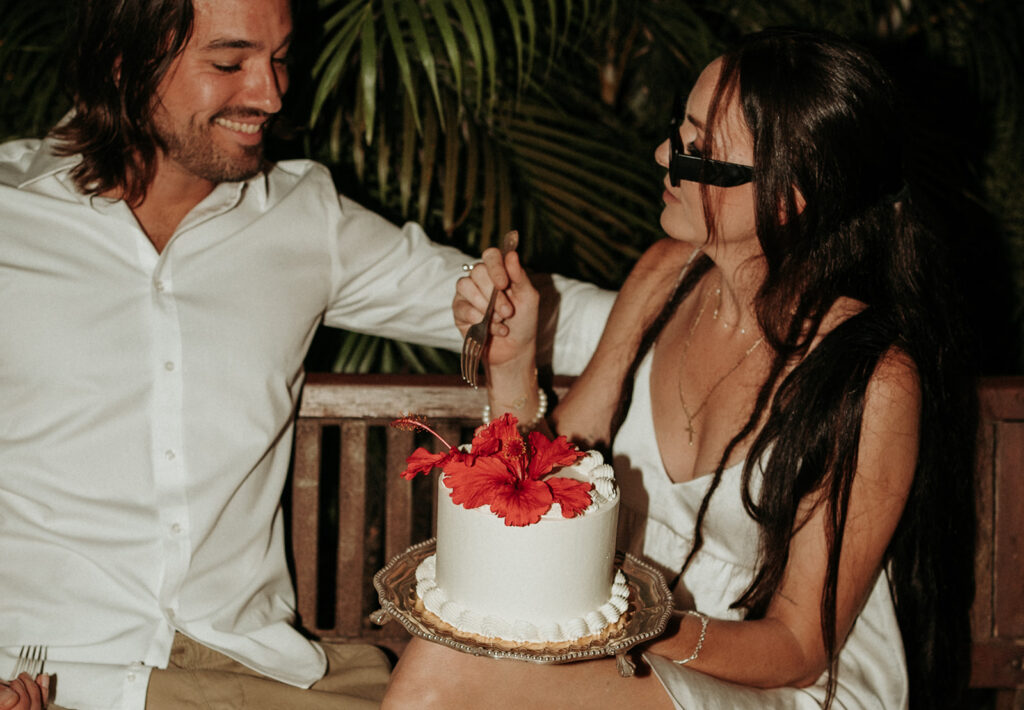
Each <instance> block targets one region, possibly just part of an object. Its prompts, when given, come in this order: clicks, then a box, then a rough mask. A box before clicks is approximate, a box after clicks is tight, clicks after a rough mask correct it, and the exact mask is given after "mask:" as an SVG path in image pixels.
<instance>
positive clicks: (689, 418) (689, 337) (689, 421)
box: [678, 293, 764, 446]
mask: <svg viewBox="0 0 1024 710" xmlns="http://www.w3.org/2000/svg"><path fill="white" fill-rule="evenodd" d="M710 300H711V294H710V293H709V294H708V295H707V297H706V298H705V299H704V303H702V304H701V306H700V310H699V311H698V312H697V317H696V318H694V319H693V323H692V324H691V325H690V330H689V331H688V332H687V333H686V342H684V343H683V351H682V352H681V353H680V354H679V386H678V389H679V404H680V405H681V406H682V408H683V414H685V415H686V433H687V435H688V436H689V443H690V446H693V434H694V431H695V430H694V428H693V421H694V420H695V419H696V418H697V416H698V415H699V414H700V413H701V410H703V409H704V405H706V404H707V403H708V401H709V400H710V399H711V395H712V394H714V392H715V390H716V389H718V386H719V385H720V384H722V383H723V382H724V381H725V378H726V377H728V376H729V375H731V374H732V373H734V372H736V370H737V368H739V366H740V365H742V364H743V361H744V360H746V359H747V356H748V355H750V353H752V352H754V350H756V349H757V346H758V345H760V344H761V342H762V341H763V340H764V336H763V335H762V336H761V337H760V338H758V339H757V340H755V341H754V344H753V345H751V346H750V347H749V348H747V350H746V352H744V353H743V355H742V356H741V357H740V359H739V360H737V361H736V364H735V365H733V366H732V367H730V368H729V370H728V371H727V372H726V373H725V374H724V375H722V376H721V377H719V378H718V379H717V380H716V381H715V384H713V385H711V389H709V390H708V393H707V394H706V395H705V396H704V400H703V401H702V402H701V403H700V406H699V407H697V409H696V410H694V412H693V413H692V414H691V413H690V409H689V408H688V407H687V406H686V400H685V399H683V363H684V362H685V361H686V353H687V352H688V351H689V350H690V343H691V342H692V341H693V333H694V331H695V330H697V326H698V325H699V324H700V319H701V318H702V317H703V316H704V311H705V309H707V307H708V301H710ZM715 310H716V311H717V308H716V309H715Z"/></svg>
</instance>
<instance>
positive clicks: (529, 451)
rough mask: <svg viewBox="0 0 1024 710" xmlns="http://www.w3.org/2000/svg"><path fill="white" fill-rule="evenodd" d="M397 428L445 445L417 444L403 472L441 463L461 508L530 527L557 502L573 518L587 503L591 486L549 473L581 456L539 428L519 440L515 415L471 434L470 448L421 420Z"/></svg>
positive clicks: (425, 470)
mask: <svg viewBox="0 0 1024 710" xmlns="http://www.w3.org/2000/svg"><path fill="white" fill-rule="evenodd" d="M393 424H394V425H395V426H401V427H416V428H420V429H424V430H425V431H429V432H430V433H432V434H434V436H436V437H437V438H438V439H440V440H441V442H442V443H444V444H445V446H447V447H448V451H447V452H446V453H440V454H432V453H430V452H428V451H427V450H426V449H423V448H419V449H417V450H416V451H414V452H413V453H412V455H411V456H409V458H408V459H406V464H408V467H407V468H406V470H405V471H403V472H402V476H403V477H404V478H407V479H412V478H414V477H415V476H417V475H418V474H420V473H429V472H430V471H431V470H432V469H433V468H435V467H439V468H441V469H442V470H443V471H444V484H445V485H446V486H447V487H448V488H450V489H451V497H452V501H453V502H454V503H456V504H457V505H461V506H463V507H464V508H479V507H481V506H484V505H486V506H488V507H490V509H491V512H493V513H494V514H495V515H497V516H498V517H500V518H502V519H504V521H505V524H506V525H512V526H523V525H532V524H533V523H536V522H537V521H539V520H540V519H541V517H542V516H543V515H544V514H545V513H547V512H548V510H550V509H551V505H552V504H553V503H558V504H559V506H560V507H561V510H562V515H563V516H564V517H566V518H573V517H576V516H577V515H579V514H580V513H582V512H583V511H584V510H586V509H587V507H588V506H589V505H590V489H591V484H589V483H585V482H583V481H576V480H574V479H571V478H558V477H548V478H545V476H548V474H550V473H551V471H552V470H553V469H554V468H555V467H556V466H570V465H572V464H574V463H576V462H577V461H579V460H580V458H582V457H583V452H582V451H580V450H579V449H578V448H576V447H575V446H574V445H573V444H571V443H569V441H568V440H567V439H566V438H565V437H564V436H559V437H557V438H555V439H554V440H553V441H552V440H550V439H548V438H547V437H546V436H544V435H543V434H541V433H540V432H537V431H533V432H530V435H529V437H528V439H525V440H524V439H523V436H522V434H520V433H519V429H518V428H517V427H516V424H517V421H516V418H515V417H513V416H512V415H511V414H507V413H506V414H504V415H502V416H501V417H500V418H498V419H495V420H494V421H492V422H491V423H490V424H488V425H487V426H486V427H480V428H479V429H477V431H476V435H475V436H474V437H473V446H472V452H470V453H466V452H462V451H459V450H458V449H456V448H454V447H452V446H451V445H450V444H448V442H446V441H444V439H442V438H441V437H440V436H438V434H437V433H436V432H435V431H433V430H432V429H430V428H429V427H428V426H426V424H424V423H423V422H422V421H420V420H417V419H414V418H409V417H406V418H403V419H399V420H397V421H396V422H393Z"/></svg>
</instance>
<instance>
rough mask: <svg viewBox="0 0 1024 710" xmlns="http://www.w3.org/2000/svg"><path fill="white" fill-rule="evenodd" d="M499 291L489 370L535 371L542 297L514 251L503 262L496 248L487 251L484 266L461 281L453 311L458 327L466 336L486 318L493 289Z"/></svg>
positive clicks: (487, 358) (490, 348)
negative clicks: (523, 366) (525, 366)
mask: <svg viewBox="0 0 1024 710" xmlns="http://www.w3.org/2000/svg"><path fill="white" fill-rule="evenodd" d="M493 288H498V289H500V290H501V292H500V293H499V294H498V300H497V301H496V303H495V308H494V319H493V321H492V322H491V336H492V337H491V342H490V347H489V348H488V350H487V353H486V354H485V357H486V360H485V363H486V364H487V365H488V367H489V368H499V369H500V368H502V367H506V366H512V367H518V366H519V365H520V364H523V363H528V367H530V368H532V367H533V363H534V358H535V356H536V347H537V309H538V305H539V300H540V299H539V295H538V293H537V290H536V289H535V288H534V287H533V284H531V283H530V279H529V277H528V276H527V275H526V271H525V270H524V269H523V267H522V265H521V264H520V263H519V255H518V254H517V253H516V252H514V251H512V252H509V253H508V254H506V255H505V258H504V259H502V257H501V252H500V251H498V250H497V249H495V248H493V247H492V248H490V249H487V250H485V251H484V253H483V256H482V261H481V263H479V264H477V265H476V266H475V267H474V268H473V270H472V271H471V272H470V273H469V275H468V276H465V277H463V278H461V279H459V281H458V283H457V285H456V288H455V300H454V301H453V302H452V311H453V313H454V315H455V324H456V325H457V326H458V328H459V330H460V331H461V332H462V333H463V335H465V333H466V331H467V330H468V329H469V327H470V326H471V325H473V324H474V323H477V322H479V321H480V320H481V319H482V318H483V317H484V311H485V310H486V309H487V302H488V300H489V299H490V297H491V290H492V289H493Z"/></svg>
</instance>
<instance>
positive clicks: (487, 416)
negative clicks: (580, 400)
mask: <svg viewBox="0 0 1024 710" xmlns="http://www.w3.org/2000/svg"><path fill="white" fill-rule="evenodd" d="M524 399H525V398H524ZM547 413H548V393H547V392H545V391H544V388H543V387H538V388H537V413H536V414H534V415H533V418H532V419H531V420H530V421H528V422H526V423H521V424H520V425H519V428H520V429H532V428H533V426H534V425H535V424H536V423H537V422H539V421H540V420H541V419H543V418H544V415H545V414H547ZM481 418H482V419H483V420H484V426H487V425H488V424H490V423H491V404H490V402H488V403H487V404H485V405H484V411H483V414H482V416H481Z"/></svg>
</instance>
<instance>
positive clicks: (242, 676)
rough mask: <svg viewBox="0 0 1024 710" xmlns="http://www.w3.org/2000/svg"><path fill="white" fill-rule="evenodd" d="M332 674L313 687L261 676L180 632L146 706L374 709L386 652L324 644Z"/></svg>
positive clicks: (154, 677) (167, 709) (386, 668)
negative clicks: (293, 684) (305, 687)
mask: <svg viewBox="0 0 1024 710" xmlns="http://www.w3.org/2000/svg"><path fill="white" fill-rule="evenodd" d="M323 649H324V652H325V653H326V654H327V673H326V675H324V677H323V678H321V679H320V680H318V681H317V682H316V683H314V684H313V686H312V687H311V688H309V689H308V690H306V689H302V688H295V687H293V686H290V685H287V684H286V683H280V682H278V681H276V680H272V679H270V678H267V677H266V676H263V675H260V674H259V673H257V672H256V671H254V670H252V669H250V668H246V667H245V666H243V665H242V664H240V663H238V662H236V661H233V660H231V659H230V658H228V657H227V656H224V655H223V654H220V653H217V652H216V651H213V650H211V649H209V648H206V647H205V646H203V645H201V644H199V643H197V642H195V641H193V640H192V639H190V638H188V637H187V636H183V635H181V634H175V636H174V645H173V647H172V648H171V658H170V660H169V661H168V663H167V668H166V669H164V670H154V671H153V672H152V673H151V675H150V677H149V690H148V692H147V695H146V710H236V709H238V710H241V709H243V708H244V710H291V708H296V709H300V710H320V708H324V709H326V708H330V709H331V710H364V709H365V710H370V709H371V708H378V707H380V699H381V698H382V697H383V696H384V689H385V687H386V686H387V682H388V676H389V673H390V664H389V663H388V661H387V657H386V656H385V655H384V653H383V652H382V651H381V650H380V649H379V648H376V647H375V646H369V645H365V644H327V643H325V644H323Z"/></svg>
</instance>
